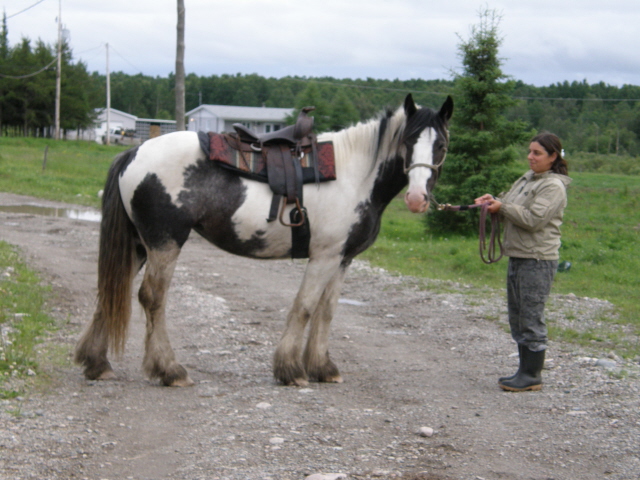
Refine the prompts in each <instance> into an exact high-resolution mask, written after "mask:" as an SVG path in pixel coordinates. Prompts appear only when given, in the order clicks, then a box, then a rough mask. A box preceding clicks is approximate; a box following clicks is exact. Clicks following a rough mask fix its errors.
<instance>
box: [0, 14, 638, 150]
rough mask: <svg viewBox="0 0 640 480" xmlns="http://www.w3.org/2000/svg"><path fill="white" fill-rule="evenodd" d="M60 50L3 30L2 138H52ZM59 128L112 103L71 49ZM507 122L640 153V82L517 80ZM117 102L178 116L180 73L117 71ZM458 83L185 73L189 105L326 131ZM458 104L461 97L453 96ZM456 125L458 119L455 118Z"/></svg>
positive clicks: (100, 79)
mask: <svg viewBox="0 0 640 480" xmlns="http://www.w3.org/2000/svg"><path fill="white" fill-rule="evenodd" d="M55 59H56V48H55V46H53V45H47V44H44V43H43V42H41V41H37V42H31V41H30V40H29V39H23V40H22V41H21V42H20V43H19V44H17V45H9V42H8V40H7V30H6V26H4V25H3V29H2V31H1V32H0V136H36V137H47V136H50V135H51V126H52V125H53V123H54V118H53V117H54V102H55V80H56V66H55ZM61 71H62V95H61V127H62V129H63V131H70V130H78V129H85V128H90V127H91V126H92V125H93V122H94V121H95V115H96V113H95V109H97V108H103V107H105V105H106V82H107V81H106V75H104V74H101V73H98V72H88V71H87V67H86V64H84V63H83V62H82V61H80V60H74V58H73V52H72V51H71V49H70V47H69V45H66V44H65V45H64V47H63V56H62V70H61ZM509 83H510V85H511V92H510V95H511V97H512V98H513V99H514V100H516V101H515V103H514V105H513V106H511V107H509V109H508V111H507V117H508V119H509V120H516V119H517V120H521V121H524V122H525V123H526V125H527V127H528V128H529V129H530V130H532V131H534V130H535V131H539V130H549V131H552V132H554V133H556V134H558V135H559V136H560V137H561V138H562V139H563V142H564V145H565V148H566V149H567V150H570V151H572V152H585V153H591V154H605V155H606V154H609V155H623V156H630V157H637V156H638V155H640V86H635V85H624V86H622V87H618V86H612V85H608V84H605V83H603V82H600V83H596V84H589V83H587V82H586V81H582V82H576V81H573V82H568V81H564V82H558V83H556V84H554V85H549V86H544V87H539V86H533V85H527V84H525V83H523V82H522V81H519V80H517V79H510V80H509ZM110 86H111V106H112V107H113V108H116V109H118V110H122V111H124V112H127V113H130V114H133V115H136V116H138V117H141V118H159V119H172V118H174V109H175V101H174V77H173V75H170V76H168V77H152V76H148V75H144V74H137V75H129V74H125V73H123V72H113V73H111V74H110ZM454 89H455V80H453V79H449V80H447V79H430V80H425V79H414V80H384V79H373V78H366V79H336V78H331V77H314V78H308V77H284V78H265V77H262V76H260V75H257V74H239V73H238V74H225V75H211V76H199V75H196V74H194V73H191V74H188V75H187V77H186V111H187V112H188V111H189V110H191V109H193V108H195V107H197V106H198V105H200V104H218V105H242V106H267V107H296V108H300V107H302V106H306V105H315V106H316V128H317V129H318V130H330V129H334V130H335V129H341V128H344V127H345V126H348V125H350V124H352V123H354V122H357V121H359V120H366V119H368V118H371V117H372V116H374V115H375V114H376V113H377V112H379V111H380V110H381V109H384V108H389V107H392V108H395V107H396V106H398V105H400V103H401V101H402V99H403V98H404V96H405V95H406V94H407V93H412V94H413V96H414V98H415V100H416V102H417V103H419V104H422V105H425V106H432V107H435V106H439V105H440V104H441V103H442V101H443V99H444V98H445V97H446V95H449V94H453V92H454ZM454 100H455V98H454ZM454 121H455V115H454Z"/></svg>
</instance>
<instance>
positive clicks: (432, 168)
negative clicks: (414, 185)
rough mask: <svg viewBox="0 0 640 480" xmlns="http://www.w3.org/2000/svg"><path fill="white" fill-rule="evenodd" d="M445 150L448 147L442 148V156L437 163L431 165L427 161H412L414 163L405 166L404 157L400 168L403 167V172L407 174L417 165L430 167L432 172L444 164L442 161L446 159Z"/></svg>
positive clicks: (405, 160)
mask: <svg viewBox="0 0 640 480" xmlns="http://www.w3.org/2000/svg"><path fill="white" fill-rule="evenodd" d="M447 151H448V149H447V148H445V149H444V156H443V157H442V161H441V162H440V163H439V164H437V165H431V164H429V163H414V164H412V165H409V166H408V167H407V159H406V158H405V159H404V162H403V165H402V168H403V169H404V174H405V175H406V174H408V173H409V172H410V171H411V170H413V169H414V168H418V167H425V168H430V169H431V170H433V171H434V172H437V171H438V169H439V168H440V167H441V166H442V165H444V161H445V160H446V159H447Z"/></svg>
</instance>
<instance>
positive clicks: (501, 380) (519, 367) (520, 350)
mask: <svg viewBox="0 0 640 480" xmlns="http://www.w3.org/2000/svg"><path fill="white" fill-rule="evenodd" d="M523 348H526V347H523V346H522V345H520V344H518V360H519V361H520V365H519V366H518V371H517V372H516V373H514V374H513V375H511V376H510V377H500V378H499V379H498V383H502V382H504V381H505V380H513V379H514V378H516V377H517V376H518V375H519V374H520V370H522V349H523Z"/></svg>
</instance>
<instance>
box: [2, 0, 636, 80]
mask: <svg viewBox="0 0 640 480" xmlns="http://www.w3.org/2000/svg"><path fill="white" fill-rule="evenodd" d="M184 3H185V8H186V33H185V44H186V48H185V70H186V72H187V74H189V73H195V74H197V75H199V76H210V75H222V74H232V75H235V74H237V73H240V74H253V73H256V74H258V75H261V76H264V77H276V78H280V77H285V76H304V77H321V76H330V77H334V78H351V79H356V78H361V79H364V78H374V79H390V80H393V79H400V80H409V79H416V78H420V79H423V80H437V79H440V80H450V79H452V78H453V72H460V71H461V65H462V64H461V58H460V55H459V48H458V47H459V45H460V43H461V42H462V41H467V40H469V38H470V36H471V28H472V26H474V25H477V24H478V22H479V18H480V17H479V14H480V12H481V11H482V10H484V9H489V10H492V11H495V12H496V13H497V14H498V15H499V16H500V23H499V26H498V31H499V35H500V37H501V38H502V44H501V46H500V50H499V53H500V57H501V58H502V59H503V64H502V70H503V72H504V73H505V74H506V75H508V76H510V77H511V78H513V79H515V80H521V81H523V82H525V83H527V84H530V85H536V86H547V85H551V84H554V83H557V82H564V81H565V80H566V81H569V82H572V81H583V80H586V81H587V82H588V83H590V84H594V83H598V82H601V81H602V82H604V83H607V84H610V85H616V86H622V85H624V84H632V85H640V48H639V47H640V0H487V1H481V0H436V1H433V0H225V1H220V0H184ZM60 5H61V12H62V15H61V18H62V26H63V27H64V31H65V33H66V34H67V35H68V37H67V38H68V41H69V44H70V46H71V49H72V51H73V56H74V61H78V60H82V61H83V62H84V63H85V64H86V65H87V69H88V70H89V72H94V71H97V72H100V73H102V74H104V73H106V70H107V48H106V45H107V44H108V45H109V49H108V51H109V55H108V58H109V70H110V72H118V71H122V72H125V73H128V74H132V75H133V74H138V73H142V74H144V75H149V76H154V77H155V76H161V77H166V76H167V75H169V74H170V73H171V72H174V71H175V53H176V22H177V2H175V1H169V0H108V1H95V0H91V1H90V0H0V6H1V7H2V8H3V10H4V13H5V14H6V15H7V28H8V31H9V43H10V45H16V44H17V43H18V42H20V41H21V39H22V38H25V37H26V38H29V39H31V41H32V42H34V43H35V41H37V40H42V41H44V42H45V43H47V44H50V45H54V44H55V43H56V42H57V35H58V31H57V29H58V27H57V17H58V12H59V6H60ZM29 7H31V8H29ZM23 10H24V11H23ZM20 12H22V13H20Z"/></svg>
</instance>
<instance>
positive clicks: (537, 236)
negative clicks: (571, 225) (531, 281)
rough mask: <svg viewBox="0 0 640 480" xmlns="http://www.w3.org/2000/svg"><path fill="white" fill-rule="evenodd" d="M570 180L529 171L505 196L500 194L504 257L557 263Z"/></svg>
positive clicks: (548, 173)
mask: <svg viewBox="0 0 640 480" xmlns="http://www.w3.org/2000/svg"><path fill="white" fill-rule="evenodd" d="M570 183H571V179H570V178H569V177H567V176H566V175H560V174H557V173H552V172H551V171H547V172H544V173H540V174H536V173H534V172H533V171H532V170H529V171H528V172H527V173H525V174H524V175H523V176H522V177H520V178H519V179H518V180H517V181H516V182H515V183H514V184H513V186H512V187H511V190H509V191H508V192H507V193H506V194H500V195H499V198H498V200H500V201H501V202H502V207H501V208H500V216H501V218H502V220H503V222H504V241H503V247H504V254H505V255H506V256H508V257H515V258H535V259H538V260H558V258H559V255H558V250H559V249H560V225H562V215H563V213H564V209H565V207H566V206H567V190H566V187H567V186H568V185H569V184H570Z"/></svg>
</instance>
